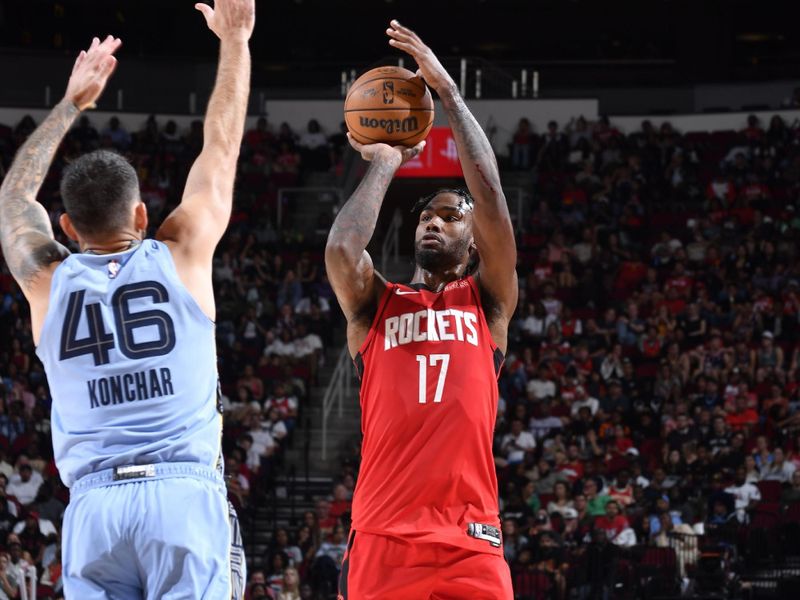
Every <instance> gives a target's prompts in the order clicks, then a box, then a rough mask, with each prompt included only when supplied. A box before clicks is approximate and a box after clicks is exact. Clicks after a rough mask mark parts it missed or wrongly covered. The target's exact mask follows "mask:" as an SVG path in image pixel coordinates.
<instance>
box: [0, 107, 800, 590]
mask: <svg viewBox="0 0 800 600" xmlns="http://www.w3.org/2000/svg"><path fill="white" fill-rule="evenodd" d="M34 127H35V123H34V122H33V120H32V119H30V118H26V119H24V120H23V121H22V122H20V123H19V124H18V125H17V126H15V127H13V128H10V127H4V126H0V156H1V157H2V161H1V162H0V169H4V168H7V166H8V165H9V164H10V161H11V159H12V157H13V154H14V151H15V149H16V148H17V147H19V144H20V143H21V142H22V141H23V140H24V139H25V137H26V136H27V135H28V134H29V133H30V132H31V131H32V130H33V128H34ZM201 145H202V125H201V123H200V122H199V121H198V122H195V123H193V124H192V125H191V126H190V127H189V129H188V130H186V131H183V130H180V128H178V126H177V125H176V124H175V123H174V122H169V121H168V122H161V121H159V120H158V119H157V118H155V117H151V118H150V119H148V120H147V122H146V123H145V125H144V126H143V127H142V128H141V130H139V131H132V132H129V131H126V130H125V128H124V127H123V126H122V125H121V124H120V122H119V121H118V120H116V119H112V120H111V121H110V122H109V123H107V124H105V126H103V127H101V128H100V129H96V128H95V126H94V125H93V124H92V123H91V121H89V120H88V119H85V118H84V119H82V120H81V122H80V123H79V124H78V125H77V126H76V127H75V129H74V130H73V131H72V132H71V133H70V135H69V136H68V139H67V140H66V141H65V143H64V145H63V147H62V149H61V151H60V152H59V155H58V157H57V159H56V162H55V166H54V168H53V170H52V171H51V174H50V176H49V177H48V179H47V181H46V182H45V186H44V188H43V190H42V192H41V194H40V200H41V201H42V202H43V203H44V205H45V206H46V208H47V209H48V211H49V213H50V215H51V216H52V218H53V221H54V224H55V221H56V220H57V217H58V215H59V214H60V211H61V210H62V206H61V202H60V199H59V197H58V180H59V173H60V171H61V168H62V167H63V165H64V164H65V163H66V162H68V161H69V160H70V158H71V157H73V156H75V155H77V154H79V153H82V152H85V151H88V150H92V149H94V148H98V147H103V148H115V149H117V150H118V151H120V152H122V153H124V154H125V155H126V156H127V157H129V159H130V160H131V162H132V164H134V165H135V167H136V168H137V170H138V172H139V176H140V179H141V183H142V199H143V200H144V201H145V202H146V203H147V206H148V210H149V212H150V217H151V222H153V223H156V224H157V223H159V222H160V221H161V220H162V219H163V217H164V216H165V215H166V214H167V213H168V211H169V210H171V209H172V207H174V206H175V205H176V204H177V203H178V202H179V200H180V194H181V191H182V186H183V182H184V181H185V177H186V173H187V172H188V169H189V167H190V165H191V162H192V160H193V159H194V157H195V156H196V154H197V152H198V151H199V149H200V147H201ZM345 146H346V138H345V136H344V135H343V133H342V132H341V131H339V132H336V133H334V134H333V135H326V134H324V133H323V132H322V131H321V129H320V127H319V124H318V123H316V122H315V121H311V122H310V123H309V124H308V127H307V130H306V131H305V132H304V133H302V134H300V135H297V134H295V133H294V132H292V131H291V129H290V128H289V126H288V125H286V124H283V125H281V126H280V127H278V128H273V127H272V126H271V125H270V124H269V123H268V122H267V120H266V119H260V120H259V121H258V122H257V124H256V125H255V126H254V127H253V128H252V129H251V130H249V131H248V132H247V133H246V135H245V139H244V143H243V149H242V155H241V164H240V177H239V182H238V185H237V191H236V202H235V207H234V215H233V218H232V220H231V226H230V230H229V232H228V234H227V235H226V237H225V238H224V240H223V242H222V243H221V245H220V247H219V250H218V252H217V255H216V256H217V258H216V260H215V271H214V279H215V289H216V292H217V309H218V318H217V330H218V354H219V371H220V379H221V387H222V392H223V399H222V402H223V405H224V407H225V409H226V411H225V415H226V417H225V418H226V427H225V438H224V443H223V447H224V451H225V457H226V469H227V482H228V490H229V498H230V499H231V501H232V502H233V503H234V505H235V506H237V508H239V509H240V512H241V513H242V514H243V515H247V514H248V511H249V510H250V509H251V508H252V507H254V506H258V505H260V504H263V503H264V502H266V501H267V500H268V498H269V497H270V490H271V489H272V486H273V480H274V478H275V477H276V475H277V474H278V473H280V472H281V470H282V469H283V468H284V454H285V452H286V449H287V448H291V446H292V444H293V437H294V431H295V429H296V428H297V427H299V426H302V425H303V420H302V419H303V408H304V405H306V404H307V401H308V394H309V390H310V388H311V387H312V386H313V385H315V384H317V383H321V384H324V383H325V382H320V381H319V370H320V367H321V366H322V365H323V364H324V350H325V349H326V348H327V347H329V346H330V344H331V343H332V341H333V337H334V333H335V331H337V330H340V328H341V318H340V316H339V311H338V308H337V307H336V302H335V299H334V298H333V296H332V292H331V288H330V286H329V284H328V282H327V279H326V276H325V272H324V265H323V260H322V252H323V248H322V247H320V246H319V245H318V244H316V245H315V244H313V243H311V242H308V241H306V240H305V238H304V236H303V235H302V234H300V233H299V232H296V231H292V230H286V229H281V230H277V229H276V227H275V225H274V221H273V218H272V215H274V208H275V205H276V202H277V190H278V189H279V188H281V187H291V186H297V185H302V184H303V182H304V181H305V177H306V175H307V174H308V173H310V172H315V171H334V172H335V171H336V170H337V169H341V162H342V154H343V152H344V148H345ZM503 166H504V168H505V169H507V170H515V171H518V172H519V173H520V174H522V176H523V177H525V178H526V179H527V181H528V182H529V191H530V192H532V194H531V197H532V198H534V201H533V204H532V205H531V206H529V207H527V211H526V213H525V214H526V215H527V216H526V218H525V222H523V223H521V224H520V230H521V231H520V233H519V236H518V245H519V265H518V270H519V276H520V302H519V307H518V311H517V316H516V317H515V319H514V320H513V322H512V326H511V329H510V339H509V350H508V353H507V357H506V362H505V367H504V369H503V371H502V374H501V376H500V379H499V387H500V396H501V399H500V409H499V412H498V421H497V428H496V437H495V458H496V464H497V470H498V476H499V481H500V494H501V520H502V526H503V531H504V552H505V556H506V558H507V560H508V561H509V564H510V565H511V570H512V576H513V578H514V584H515V593H516V596H517V598H518V599H520V600H528V599H537V600H538V599H539V598H567V597H570V595H572V596H574V597H578V598H593V597H598V598H605V597H610V595H611V594H612V593H618V594H619V593H621V592H620V590H627V591H628V592H629V593H630V590H634V589H635V590H641V589H643V586H648V585H655V586H659V589H664V586H668V585H669V586H672V585H674V586H676V588H677V589H678V591H681V590H683V591H687V590H688V589H690V588H691V587H692V586H700V585H702V584H703V582H702V580H701V577H700V575H701V574H703V573H705V574H710V575H714V576H716V575H718V576H719V577H718V578H717V579H715V580H714V581H715V582H716V583H715V585H725V584H727V583H729V582H728V581H727V580H726V577H728V576H727V575H725V573H726V572H727V573H731V572H736V571H737V570H741V569H745V568H747V567H748V565H754V564H758V563H759V561H762V560H766V559H769V560H778V559H779V558H780V557H782V556H784V555H786V554H788V553H794V554H797V553H798V552H799V549H798V548H797V539H800V538H798V536H797V535H796V534H797V533H798V527H799V526H798V523H799V522H800V470H798V467H800V414H799V413H798V408H799V407H800V397H799V396H798V394H800V392H798V390H800V350H799V349H798V346H797V344H796V343H795V339H796V336H797V333H798V332H800V322H798V320H799V319H800V267H798V266H797V264H798V263H797V255H798V250H800V246H798V240H800V215H799V214H798V210H800V203H798V200H799V199H800V198H799V194H798V190H799V189H800V188H799V187H798V186H800V130H798V128H797V126H796V124H787V123H784V122H783V121H782V120H781V119H780V118H779V117H775V118H773V119H772V120H771V121H770V122H769V123H768V124H766V126H764V124H762V123H760V122H759V120H758V119H757V118H756V117H754V116H753V117H751V118H750V119H748V124H747V127H746V128H745V129H743V130H742V131H718V132H709V133H688V134H681V133H680V132H678V131H675V130H674V129H673V128H672V127H671V126H670V124H669V123H664V124H662V125H660V126H655V125H653V124H652V123H650V122H647V121H645V122H644V123H643V124H642V126H641V129H640V130H639V131H636V132H633V133H630V134H624V133H622V132H620V131H619V130H617V129H616V128H615V127H614V126H613V124H612V123H610V122H609V121H608V120H607V119H601V120H599V121H598V122H596V123H589V122H587V121H586V120H585V119H582V118H578V119H575V120H574V121H572V122H571V123H569V124H568V125H567V126H565V127H564V128H560V127H559V125H558V124H557V123H551V124H550V125H549V127H548V128H547V131H545V132H541V133H539V132H535V131H534V130H533V128H532V126H531V125H530V123H529V122H526V121H525V120H523V121H522V122H520V124H519V128H518V130H517V132H516V134H515V136H514V140H513V143H512V145H511V147H510V148H509V155H508V158H507V162H506V163H505V164H504V165H503ZM0 174H2V172H0ZM54 230H55V231H57V232H58V227H57V226H56V227H54ZM56 235H57V236H59V237H60V234H59V233H57V234H56ZM60 239H61V241H62V242H65V240H64V239H63V238H61V237H60ZM0 339H2V340H3V343H2V345H0V496H2V498H0V599H2V598H4V597H8V598H15V597H20V588H21V586H28V589H32V588H33V587H34V586H35V587H36V588H37V591H38V593H39V597H59V596H58V594H59V590H60V569H61V566H60V553H59V531H60V523H61V517H62V515H63V510H64V506H65V504H66V502H67V501H68V491H67V490H66V489H65V488H64V487H63V485H62V484H61V483H60V481H59V479H58V476H57V471H56V469H55V466H54V464H53V461H52V450H51V443H50V439H49V421H48V418H49V408H50V396H49V392H48V388H47V383H46V380H45V377H44V373H43V371H42V367H41V364H40V363H39V361H38V360H37V359H36V358H35V355H34V353H33V343H32V339H31V335H30V324H29V316H28V309H27V305H26V303H25V301H24V299H23V297H22V296H21V294H20V292H19V290H18V288H17V287H16V286H15V285H14V284H13V281H12V279H11V277H10V275H9V274H8V272H7V270H6V269H5V267H4V266H3V267H2V269H1V270H0ZM344 458H345V460H344V461H343V466H342V471H341V472H340V473H338V474H336V480H335V484H334V487H333V489H331V493H330V496H329V497H327V498H320V499H317V502H316V506H315V510H314V511H309V512H306V513H305V514H303V515H302V518H299V519H298V522H297V523H296V524H295V526H293V527H291V528H288V529H277V530H276V531H274V532H273V533H272V537H271V541H270V545H269V547H268V548H267V550H266V552H265V553H264V554H263V556H253V557H251V559H252V564H253V567H251V570H250V577H249V582H248V598H279V599H281V600H295V599H297V598H304V599H314V598H325V597H327V596H326V595H325V594H327V593H331V592H335V582H336V577H337V572H338V565H339V564H340V563H341V559H342V556H343V554H344V551H345V549H346V540H347V534H348V530H349V525H350V519H349V511H350V503H351V499H352V494H353V490H354V487H355V482H356V481H357V477H358V447H357V446H356V447H353V448H351V449H350V450H349V451H348V453H347V455H346V456H345V457H344ZM3 498H4V499H5V500H4V501H3V500H2V499H3ZM244 526H245V537H246V536H247V535H248V531H247V528H248V527H250V526H252V524H251V523H248V522H247V519H245V523H244ZM792 534H795V535H792ZM709 556H713V557H715V558H714V559H713V560H712V561H711V562H710V563H708V564H703V560H705V559H706V558H707V557H709ZM701 571H702V573H701Z"/></svg>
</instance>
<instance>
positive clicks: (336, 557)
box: [316, 525, 347, 566]
mask: <svg viewBox="0 0 800 600" xmlns="http://www.w3.org/2000/svg"><path fill="white" fill-rule="evenodd" d="M346 550H347V536H346V534H345V530H344V527H343V526H342V525H336V527H334V528H333V533H332V534H331V539H330V541H329V542H328V541H325V542H322V544H321V545H320V547H319V550H317V554H316V558H320V557H322V556H327V557H328V558H330V559H331V560H333V562H334V563H335V564H336V565H337V566H339V565H341V564H342V559H343V558H344V553H345V551H346Z"/></svg>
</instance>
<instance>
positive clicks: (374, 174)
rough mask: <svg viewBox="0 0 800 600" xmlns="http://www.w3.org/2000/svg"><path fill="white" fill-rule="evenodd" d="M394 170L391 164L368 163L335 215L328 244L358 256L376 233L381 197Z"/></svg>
mask: <svg viewBox="0 0 800 600" xmlns="http://www.w3.org/2000/svg"><path fill="white" fill-rule="evenodd" d="M395 170H396V169H395V168H394V167H393V166H392V165H391V164H389V163H386V162H385V161H381V160H378V159H375V160H373V161H372V163H370V166H369V169H368V170H367V174H366V175H365V176H364V179H362V180H361V183H360V184H359V186H358V188H356V191H355V192H353V195H352V196H350V199H349V200H348V201H347V202H346V203H345V205H344V206H343V207H342V210H341V211H339V214H338V215H337V216H336V220H335V221H334V222H333V226H332V227H331V231H330V234H329V236H328V240H329V241H337V242H343V243H344V244H345V245H346V246H347V248H348V249H351V250H353V252H354V253H358V254H359V255H360V253H361V252H363V251H364V249H366V247H367V244H369V241H370V239H372V235H373V233H375V225H376V224H377V223H378V214H379V213H380V210H381V204H382V203H383V197H384V196H385V195H386V190H387V189H389V184H390V183H391V182H392V178H393V177H394V173H395Z"/></svg>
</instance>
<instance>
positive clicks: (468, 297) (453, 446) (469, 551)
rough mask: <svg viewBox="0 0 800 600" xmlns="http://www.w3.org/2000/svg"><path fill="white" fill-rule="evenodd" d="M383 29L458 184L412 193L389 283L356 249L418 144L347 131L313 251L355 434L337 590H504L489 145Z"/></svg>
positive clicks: (493, 180) (500, 239) (500, 243)
mask: <svg viewBox="0 0 800 600" xmlns="http://www.w3.org/2000/svg"><path fill="white" fill-rule="evenodd" d="M387 34H388V35H389V38H390V40H389V44H390V45H391V46H393V47H395V48H399V49H401V50H404V51H405V52H407V53H408V54H410V55H411V56H412V57H413V58H414V60H415V61H416V62H417V65H418V66H419V71H420V75H421V76H422V77H423V78H424V80H425V81H426V83H427V84H428V85H429V86H430V87H432V88H433V89H434V90H435V91H436V92H437V93H438V94H439V98H440V99H441V102H442V106H443V107H444V110H445V112H446V113H447V117H448V120H449V122H450V127H451V128H452V130H453V135H454V137H455V140H456V144H457V146H458V154H459V157H460V160H461V166H462V168H463V171H464V177H465V179H466V183H467V187H468V188H469V192H470V193H467V192H464V191H461V190H441V191H439V192H437V193H435V194H433V195H432V196H430V197H428V198H426V199H424V200H423V201H422V203H421V204H422V205H421V206H420V207H419V208H421V209H422V211H421V213H420V217H419V224H418V225H417V231H416V238H415V245H414V250H415V261H416V269H415V272H414V276H413V278H412V281H411V283H410V284H408V285H405V284H397V283H390V282H387V281H386V280H385V279H384V278H383V277H382V276H381V275H380V274H379V273H378V272H377V271H375V268H374V267H373V264H372V260H371V258H370V256H369V254H367V252H366V251H365V248H366V247H367V243H368V242H369V240H370V238H371V237H372V234H373V233H374V231H375V224H376V221H377V218H378V212H379V211H380V207H381V203H382V201H383V197H384V195H385V193H386V190H387V188H388V187H389V184H390V183H391V181H392V178H393V176H394V174H395V172H396V171H397V169H398V168H399V167H400V165H401V164H402V163H404V162H405V161H407V160H409V159H411V158H413V157H415V156H416V155H417V154H419V152H421V150H422V147H423V145H424V143H421V144H419V145H417V146H415V147H413V148H402V147H391V146H388V145H386V144H370V145H361V144H358V143H356V142H355V141H354V140H352V139H351V140H350V143H351V144H352V145H353V147H354V148H355V149H356V150H357V151H358V152H360V153H361V155H362V157H363V158H365V159H366V160H368V161H370V166H369V169H368V170H367V173H366V175H365V176H364V179H363V180H362V181H361V184H360V185H359V186H358V189H356V191H355V192H354V193H353V195H352V196H351V197H350V199H349V200H348V201H347V203H346V204H345V205H344V206H343V207H342V210H341V211H340V212H339V214H338V216H337V217H336V221H335V222H334V224H333V227H332V229H331V232H330V235H329V238H328V245H327V248H326V251H325V262H326V265H327V269H328V275H329V277H330V280H331V283H332V285H333V288H334V291H335V292H336V296H337V298H338V300H339V303H340V304H341V306H342V309H343V311H344V313H345V316H346V317H347V341H348V345H349V347H350V352H351V354H352V356H353V358H354V361H355V363H356V367H357V369H358V371H359V376H360V377H361V408H362V430H363V433H364V442H363V446H362V455H363V460H362V464H361V471H360V473H359V478H358V485H357V487H356V491H355V497H354V501H353V526H352V531H351V535H350V539H349V541H348V550H347V554H346V555H345V560H344V562H343V565H342V573H341V578H340V583H339V589H340V591H339V597H340V598H341V599H343V600H368V599H380V600H395V599H401V598H402V599H403V600H406V599H410V600H427V599H429V598H430V599H436V600H451V599H452V600H456V599H459V600H463V599H466V598H469V599H471V600H479V599H486V600H489V599H492V600H495V599H502V600H507V599H511V598H512V596H513V593H512V590H511V577H510V573H509V570H508V566H507V565H506V563H505V561H504V559H503V553H502V541H501V539H500V522H499V518H498V512H499V511H498V503H497V480H496V477H495V469H494V460H493V456H492V434H493V430H494V423H495V415H496V411H497V396H498V392H497V381H496V379H497V373H498V370H499V368H500V365H501V364H502V360H503V354H504V353H505V351H506V342H507V333H508V323H509V320H510V319H511V316H512V314H513V312H514V309H515V307H516V304H517V291H518V287H517V276H516V271H515V265H516V244H515V242H514V232H513V228H512V224H511V219H510V217H509V213H508V207H507V205H506V200H505V198H504V196H503V192H502V189H501V187H500V177H499V173H498V169H497V162H496V161H495V157H494V153H493V151H492V147H491V145H490V144H489V140H488V139H487V138H486V136H485V135H484V133H483V131H482V130H481V128H480V126H479V125H478V123H477V121H476V120H475V118H474V117H473V116H472V114H471V113H470V111H469V109H468V108H467V106H466V104H465V103H464V100H463V98H461V96H460V95H459V93H458V89H457V87H456V84H455V82H454V81H453V79H452V78H451V77H450V76H449V75H448V74H447V71H445V69H444V68H443V67H442V65H441V63H440V62H439V60H438V59H437V58H436V56H435V55H434V54H433V52H432V51H431V50H430V49H429V48H428V47H427V46H426V45H425V44H424V43H423V42H422V41H421V40H420V38H419V37H418V36H417V35H416V34H415V33H414V32H413V31H411V30H409V29H407V28H406V27H403V26H401V25H400V24H399V23H398V22H397V21H392V22H391V25H390V28H389V29H387ZM473 198H474V200H473Z"/></svg>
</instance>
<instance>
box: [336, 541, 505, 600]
mask: <svg viewBox="0 0 800 600" xmlns="http://www.w3.org/2000/svg"><path fill="white" fill-rule="evenodd" d="M513 597H514V593H513V591H512V589H511V572H510V571H509V569H508V565H507V564H506V561H505V559H504V558H503V557H502V556H498V555H496V554H488V553H482V552H473V551H471V550H466V549H464V548H459V547H457V546H450V545H447V544H438V543H433V542H409V541H407V540H403V539H401V538H396V537H390V536H384V535H373V534H369V533H364V532H360V531H359V532H356V531H351V532H350V540H349V541H348V545H347V553H346V554H345V555H344V560H343V561H342V573H341V576H340V577H339V600H401V599H402V600H465V599H467V598H469V599H470V600H512V598H513Z"/></svg>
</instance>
